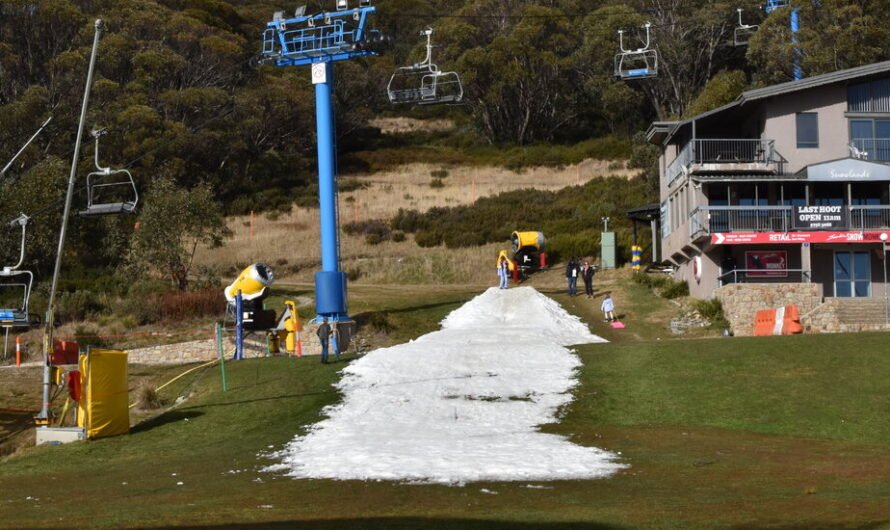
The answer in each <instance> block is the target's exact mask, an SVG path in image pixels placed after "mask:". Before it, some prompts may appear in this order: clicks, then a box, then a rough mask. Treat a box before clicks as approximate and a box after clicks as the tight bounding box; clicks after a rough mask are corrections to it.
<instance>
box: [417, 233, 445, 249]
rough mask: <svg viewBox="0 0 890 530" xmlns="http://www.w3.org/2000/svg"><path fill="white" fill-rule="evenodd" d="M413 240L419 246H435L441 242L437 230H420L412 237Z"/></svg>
mask: <svg viewBox="0 0 890 530" xmlns="http://www.w3.org/2000/svg"><path fill="white" fill-rule="evenodd" d="M414 242H415V243H417V246H419V247H424V248H429V247H437V246H439V245H440V244H441V243H442V236H441V235H440V234H439V233H438V232H420V233H419V234H417V235H416V236H415V237H414Z"/></svg>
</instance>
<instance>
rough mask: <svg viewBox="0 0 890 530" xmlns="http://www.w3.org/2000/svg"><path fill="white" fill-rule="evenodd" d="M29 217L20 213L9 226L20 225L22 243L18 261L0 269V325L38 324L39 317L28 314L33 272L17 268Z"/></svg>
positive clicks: (23, 247) (23, 252) (19, 326)
mask: <svg viewBox="0 0 890 530" xmlns="http://www.w3.org/2000/svg"><path fill="white" fill-rule="evenodd" d="M29 220H30V218H29V217H28V216H27V215H25V214H21V215H20V216H19V217H17V218H16V219H14V220H12V221H11V222H10V223H9V226H11V227H15V226H21V228H22V243H21V251H20V253H19V261H18V263H16V264H15V265H11V266H4V267H3V268H2V269H0V327H3V328H30V327H32V326H36V325H39V324H40V319H39V318H37V317H34V316H31V315H29V314H28V301H29V300H30V299H31V289H32V287H33V286H34V273H32V272H31V271H26V270H19V267H21V266H22V263H24V261H25V232H26V230H27V226H28V221H29Z"/></svg>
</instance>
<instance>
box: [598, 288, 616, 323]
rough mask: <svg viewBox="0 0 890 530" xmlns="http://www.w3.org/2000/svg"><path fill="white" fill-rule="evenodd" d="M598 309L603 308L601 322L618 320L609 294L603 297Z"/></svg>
mask: <svg viewBox="0 0 890 530" xmlns="http://www.w3.org/2000/svg"><path fill="white" fill-rule="evenodd" d="M600 309H602V310H603V317H605V320H603V322H613V321H616V320H618V319H617V318H615V302H613V301H612V296H611V295H608V294H607V295H606V297H605V298H603V303H602V305H601V306H600Z"/></svg>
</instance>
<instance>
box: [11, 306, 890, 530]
mask: <svg viewBox="0 0 890 530" xmlns="http://www.w3.org/2000/svg"><path fill="white" fill-rule="evenodd" d="M474 294H475V293H471V292H465V293H464V294H463V295H462V296H461V301H459V302H456V303H455V302H454V300H453V298H451V297H450V296H451V295H449V297H447V298H446V299H443V298H441V297H439V296H438V295H432V296H430V297H428V298H427V299H425V300H423V301H422V302H420V303H418V302H417V301H416V300H415V301H414V302H413V305H412V304H411V303H410V301H405V300H403V301H402V303H404V302H409V303H408V305H407V306H404V309H407V311H408V313H410V314H413V315H424V316H423V317H422V322H423V324H422V325H421V326H419V328H423V329H417V331H416V332H415V333H416V334H417V335H419V334H424V333H427V332H428V331H432V330H434V329H435V328H436V323H437V322H438V321H439V320H441V319H442V318H443V317H444V316H445V315H446V314H448V313H450V312H451V311H453V310H454V309H456V308H457V307H459V306H461V305H462V304H463V303H464V301H466V300H469V299H471V298H473V296H474ZM556 298H557V299H558V300H561V301H563V303H564V304H565V302H566V301H567V300H566V299H565V297H564V296H562V295H556ZM439 302H442V303H441V304H439ZM378 307H379V306H378ZM565 307H567V308H570V307H571V306H570V305H565ZM397 314H399V315H402V314H407V313H397ZM584 320H585V321H587V322H589V323H590V326H591V328H592V329H593V330H598V329H599V328H600V326H599V324H597V323H596V322H592V321H591V320H590V319H588V318H587V317H585V319H584ZM629 323H630V326H631V329H632V327H633V326H635V325H636V324H634V321H633V320H629ZM417 335H415V337H416V336H417ZM480 338H482V339H483V340H484V337H480ZM882 341H883V336H882V335H880V334H856V335H829V336H800V337H776V338H772V337H770V338H758V339H745V340H739V339H735V340H730V339H724V338H720V339H707V340H697V341H692V342H690V341H685V340H679V341H669V342H667V343H666V342H665V341H643V342H625V343H612V344H589V345H583V346H576V347H575V348H574V349H575V350H577V352H578V360H579V361H580V362H581V363H582V366H581V369H580V371H579V373H578V378H579V384H578V386H577V387H575V388H574V389H573V391H572V397H573V402H572V404H571V405H569V406H568V407H567V409H566V410H564V413H563V414H562V415H561V416H560V419H559V422H558V423H555V424H552V425H548V426H547V427H545V428H544V429H543V431H544V432H546V433H550V434H558V435H562V436H565V437H567V440H568V441H571V443H573V444H577V445H579V446H584V447H599V448H604V449H607V450H609V451H612V452H615V453H616V454H620V459H621V462H622V463H625V464H627V465H629V466H630V467H629V468H627V469H626V470H623V471H620V472H619V473H618V474H617V475H616V476H614V477H612V478H609V479H605V480H603V479H601V480H558V481H540V480H518V481H496V480H495V481H492V480H484V481H481V482H470V483H468V484H466V485H464V486H462V487H446V486H441V485H433V484H423V483H420V484H418V483H412V482H407V483H406V482H400V481H389V480H383V481H363V480H321V479H314V480H312V479H302V480H294V479H291V478H288V477H286V476H283V475H282V474H280V473H269V472H265V471H262V468H264V467H265V466H267V465H269V464H270V463H274V462H275V459H274V457H272V456H271V454H270V453H271V452H272V451H275V450H278V449H281V448H283V447H284V446H285V444H287V443H288V442H289V441H291V440H292V439H293V438H294V436H295V435H300V434H305V433H306V432H307V428H308V427H309V426H311V425H313V424H315V423H317V422H318V421H319V420H321V419H322V418H324V417H325V416H327V415H329V412H325V411H324V409H323V407H325V406H328V405H332V404H335V403H337V402H339V401H340V400H341V399H342V397H341V394H340V393H339V392H338V391H337V390H336V389H335V388H333V387H332V386H331V384H332V383H334V382H335V381H337V380H338V379H339V377H340V375H339V374H338V372H339V370H340V369H341V368H347V369H349V370H352V369H353V366H355V367H356V368H357V367H358V366H360V365H362V366H363V365H364V364H362V363H364V361H365V360H364V359H363V360H356V359H354V358H351V357H350V358H348V359H346V360H345V362H343V363H339V364H335V365H333V366H325V365H321V364H320V363H318V362H312V361H311V360H310V359H302V360H296V359H286V358H269V359H258V360H253V361H244V362H240V363H229V364H227V368H228V370H229V372H228V375H229V391H228V392H226V393H223V392H222V391H221V389H220V382H219V372H218V368H216V367H214V368H213V369H208V370H205V371H203V372H198V373H196V374H193V375H192V376H191V377H190V378H189V379H187V380H184V381H182V384H180V385H179V386H178V387H175V388H171V389H170V391H169V393H167V394H166V395H165V396H164V397H165V399H167V400H168V403H171V402H173V400H175V399H176V397H178V396H184V397H185V398H186V400H185V401H184V402H182V403H181V404H179V405H177V406H174V407H172V408H171V409H169V410H167V411H165V412H163V413H162V414H160V415H159V416H157V417H156V418H155V419H153V420H151V421H148V422H145V423H142V424H140V425H138V426H137V427H135V428H134V429H133V432H132V433H131V434H130V435H127V436H120V437H116V438H110V439H105V440H98V441H95V442H91V443H89V444H81V445H68V446H63V447H41V448H35V449H30V450H28V451H27V452H26V453H25V454H22V455H20V456H18V457H16V458H13V459H7V460H4V461H3V464H2V465H3V473H2V474H0V491H3V492H5V493H3V495H2V496H0V499H2V501H3V503H4V506H6V507H7V508H8V509H7V510H5V511H4V518H3V520H2V521H0V527H4V528H49V527H59V526H62V527H77V528H162V527H171V526H177V527H184V528H198V527H201V528H220V529H222V528H293V527H294V526H295V525H296V526H297V527H299V528H343V527H346V526H348V527H350V528H394V527H395V528H419V527H422V528H449V529H451V528H496V529H500V528H559V529H562V528H627V527H633V528H639V527H647V528H739V527H744V528H776V527H781V528H801V529H803V528H838V527H841V528H859V527H868V528H883V527H885V526H886V525H887V524H888V516H890V514H888V512H887V502H886V501H887V498H888V497H890V490H888V483H887V481H886V477H887V476H888V473H890V453H888V450H887V445H886V443H885V442H884V440H886V438H887V436H888V432H887V424H886V422H884V421H882V411H883V410H885V409H886V406H887V398H886V396H887V395H888V390H890V389H888V387H887V381H890V366H888V364H887V360H886V356H885V355H882V354H881V352H882V350H881V347H880V346H881V344H882ZM415 342H418V341H415ZM730 343H731V344H732V346H733V347H732V349H729V348H727V344H730ZM418 344H429V341H427V342H423V341H421V342H418ZM415 347H416V346H415ZM839 351H843V352H845V353H844V354H843V356H842V357H838V352H839ZM800 352H806V355H805V356H802V354H801V353H800ZM440 353H441V354H444V352H440ZM504 353H507V352H504ZM368 359H370V358H368ZM480 362H495V363H497V360H496V359H480ZM365 364H367V363H365ZM506 368H507V367H506V366H502V367H500V366H498V367H496V368H495V370H496V371H497V370H501V369H506ZM392 375H393V376H401V377H404V378H407V379H408V381H407V382H405V383H404V384H406V385H410V384H411V381H410V373H409V372H408V371H402V372H400V373H394V374H392ZM486 379H487V378H486ZM459 382H463V381H462V380H460V381H459ZM439 383H440V384H442V385H444V386H443V388H445V387H447V386H448V381H447V380H446V381H440V382H439ZM389 390H390V391H393V390H395V388H390V389H389ZM412 396H413V394H412ZM400 403H401V404H402V406H404V402H403V401H396V402H394V403H393V405H395V406H399V404H400ZM507 403H509V402H507ZM517 404H520V405H521V404H522V401H519V402H517ZM482 405H488V406H498V405H502V404H501V403H499V402H497V401H492V402H480V406H482ZM418 434H419V435H422V434H423V433H422V432H418ZM476 443H480V444H481V443H483V441H480V439H477V440H476ZM325 454H326V455H328V457H329V458H330V460H331V461H333V462H336V461H338V460H339V459H338V456H339V457H341V458H342V459H343V460H348V459H349V458H351V456H352V454H353V447H352V446H351V445H350V444H341V445H336V446H334V445H329V446H327V447H326V450H325ZM99 499H101V506H102V508H101V510H97V508H96V506H97V504H96V503H97V502H99Z"/></svg>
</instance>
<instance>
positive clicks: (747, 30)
mask: <svg viewBox="0 0 890 530" xmlns="http://www.w3.org/2000/svg"><path fill="white" fill-rule="evenodd" d="M736 11H738V13H739V25H738V26H736V28H735V31H734V32H733V34H732V43H733V45H735V46H747V45H748V41H750V40H751V36H752V35H754V34H755V33H757V30H758V28H759V26H758V25H757V24H744V23H742V8H738V9H736Z"/></svg>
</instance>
